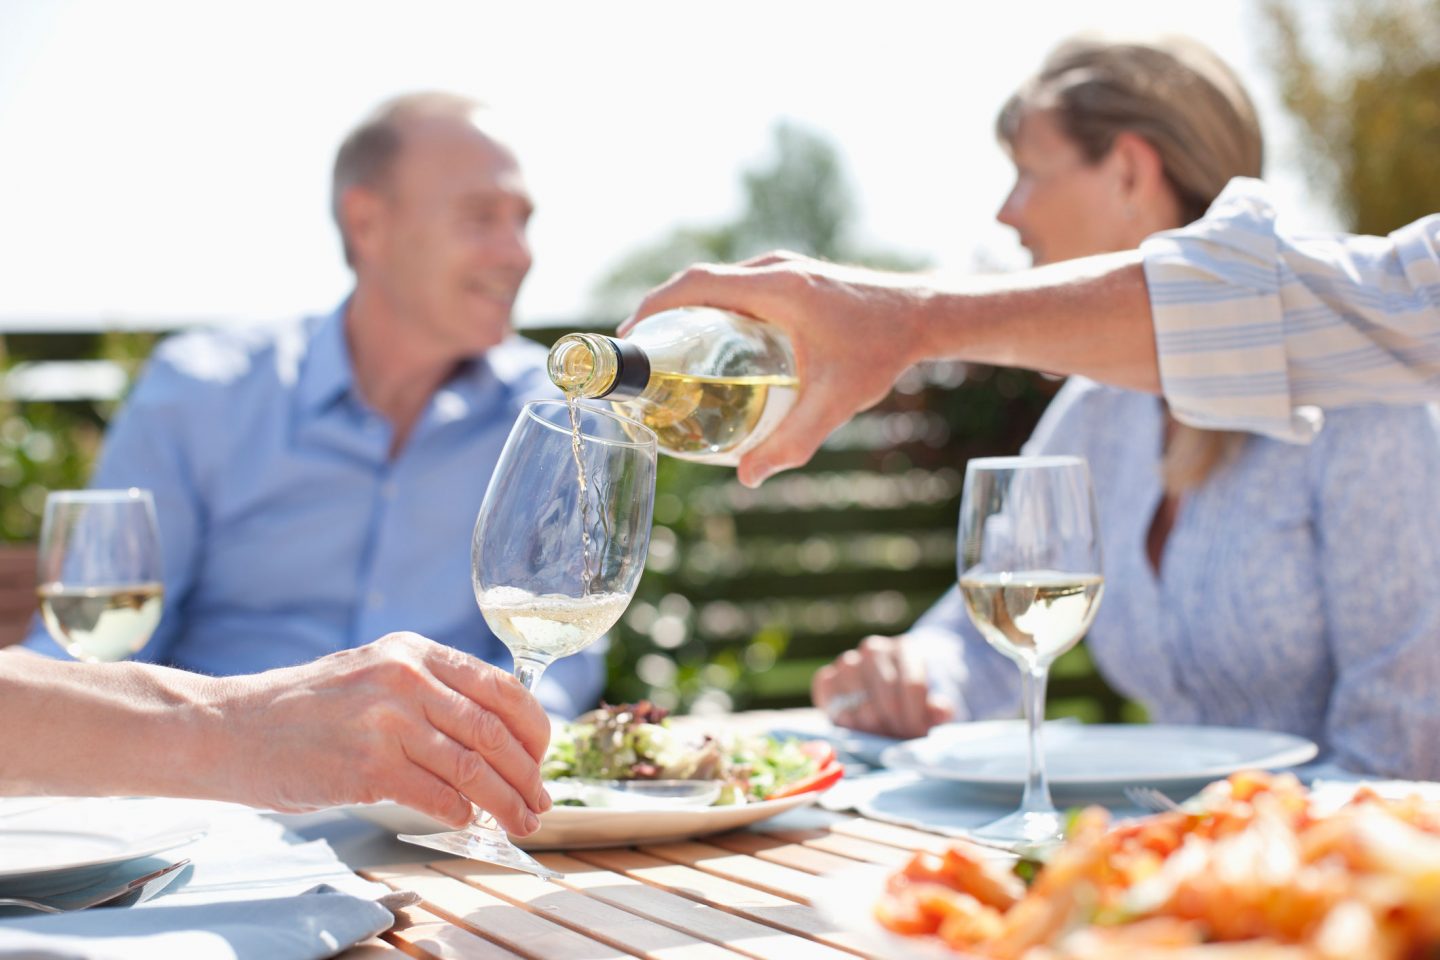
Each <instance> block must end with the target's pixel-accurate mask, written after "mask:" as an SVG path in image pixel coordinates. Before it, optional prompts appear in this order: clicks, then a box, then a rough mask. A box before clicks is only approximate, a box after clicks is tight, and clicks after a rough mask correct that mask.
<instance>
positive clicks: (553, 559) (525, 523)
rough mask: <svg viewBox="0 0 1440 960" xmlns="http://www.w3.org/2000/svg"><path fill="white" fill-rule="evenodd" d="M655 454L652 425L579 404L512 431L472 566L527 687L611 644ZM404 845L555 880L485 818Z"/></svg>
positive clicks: (484, 607)
mask: <svg viewBox="0 0 1440 960" xmlns="http://www.w3.org/2000/svg"><path fill="white" fill-rule="evenodd" d="M572 416H573V418H574V419H573V421H572V419H571V418H572ZM655 456H656V441H655V435H654V434H653V433H652V432H651V431H650V430H649V429H648V428H646V427H644V426H642V425H641V424H639V423H636V422H634V421H631V420H627V419H625V418H624V417H621V416H618V415H616V414H613V413H610V412H609V411H606V410H602V409H599V408H596V407H591V406H588V405H584V404H579V403H577V404H574V406H573V407H567V404H566V403H565V402H563V401H558V400H536V401H532V402H531V403H527V404H526V405H525V408H524V409H523V410H522V411H521V413H520V416H519V418H518V419H517V420H516V422H515V426H514V428H512V429H511V431H510V437H509V439H508V440H507V441H506V442H505V449H504V451H503V452H502V453H501V454H500V461H499V463H498V464H497V465H496V467H495V473H494V475H493V476H492V477H491V478H490V486H489V488H488V489H487V490H486V492H485V500H484V502H483V503H482V504H481V506H480V516H479V518H478V519H477V520H476V522H475V536H474V540H473V542H472V544H471V552H470V559H471V573H472V579H473V584H474V587H475V598H476V601H477V602H478V603H479V605H480V611H481V612H482V613H483V614H484V615H485V621H486V622H487V623H488V624H489V625H490V628H491V629H492V630H493V631H494V632H495V635H496V636H497V637H499V638H500V639H501V640H502V641H503V642H504V643H505V645H506V646H507V647H508V648H509V649H510V652H511V654H512V655H513V656H514V658H515V675H516V676H517V677H519V678H520V680H521V682H522V683H524V685H525V687H526V688H527V689H529V690H531V691H533V690H534V689H535V687H536V685H537V684H538V683H539V682H540V677H541V674H543V673H544V671H545V668H546V667H547V666H549V665H550V664H551V663H552V662H553V661H555V660H557V659H559V658H560V657H566V656H569V655H570V654H572V653H577V652H579V651H580V650H583V649H584V648H585V647H587V646H589V645H590V644H592V643H594V642H595V641H596V640H598V639H600V637H602V636H604V634H605V632H606V631H607V630H609V629H610V628H611V627H612V626H614V625H615V622H616V621H617V620H618V619H620V615H621V614H622V613H624V612H625V608H626V607H627V606H628V605H629V603H630V599H631V597H633V596H634V595H635V588H636V586H637V585H638V584H639V582H640V574H641V573H642V572H643V570H644V568H645V558H646V555H647V553H648V552H649V547H650V517H651V509H652V506H653V503H654V499H655ZM400 839H401V840H407V841H409V842H411V843H417V844H420V845H422V846H426V847H431V848H433V849H436V850H442V851H444V852H446V853H454V854H458V855H460V856H463V857H470V858H472V859H476V860H485V861H488V862H490V863H498V864H502V865H504V866H508V867H513V868H515V869H517V870H526V871H529V872H531V873H534V874H536V875H538V876H542V877H547V878H548V877H554V876H557V874H555V873H554V871H551V870H548V869H547V868H545V867H544V866H542V865H541V864H539V863H538V862H536V861H535V860H534V859H533V858H532V857H530V856H529V855H528V854H526V853H525V852H524V851H522V850H520V849H519V848H517V847H515V846H514V845H513V844H512V843H511V842H510V840H509V838H508V837H506V835H505V831H504V830H502V829H500V827H499V825H498V824H496V823H495V821H494V820H493V818H491V817H489V816H488V815H486V814H484V813H480V812H479V811H477V817H476V819H475V821H474V822H472V823H471V824H470V826H469V827H467V828H466V829H464V830H456V831H450V832H448V833H436V834H428V835H423V836H419V835H413V834H402V835H401V837H400Z"/></svg>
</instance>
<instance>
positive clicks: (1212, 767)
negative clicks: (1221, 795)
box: [882, 721, 1317, 794]
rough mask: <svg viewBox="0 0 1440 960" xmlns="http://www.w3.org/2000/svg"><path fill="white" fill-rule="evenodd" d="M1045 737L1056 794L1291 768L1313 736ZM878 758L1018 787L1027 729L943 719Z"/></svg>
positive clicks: (1082, 731) (1094, 733)
mask: <svg viewBox="0 0 1440 960" xmlns="http://www.w3.org/2000/svg"><path fill="white" fill-rule="evenodd" d="M1044 743H1045V767H1046V773H1047V774H1048V775H1049V778H1050V785H1051V788H1052V789H1053V790H1055V791H1056V793H1057V794H1061V793H1066V792H1069V793H1072V794H1080V793H1097V794H1104V793H1107V792H1115V791H1118V790H1119V789H1120V788H1122V787H1125V786H1131V785H1142V784H1143V785H1146V786H1154V787H1159V788H1161V789H1165V790H1187V789H1190V788H1196V789H1198V788H1199V787H1201V786H1203V785H1205V784H1206V783H1208V782H1210V781H1211V780H1216V779H1219V778H1221V777H1225V776H1228V775H1229V774H1231V773H1234V772H1235V771H1236V770H1246V769H1265V770H1276V769H1280V768H1283V767H1292V766H1295V765H1296V764H1300V763H1304V762H1305V761H1307V760H1310V759H1313V758H1314V756H1315V754H1316V752H1317V748H1316V746H1315V744H1314V743H1312V742H1310V741H1309V740H1306V739H1305V738H1304V737H1297V736H1294V735H1293V734H1288V733H1276V732H1273V731H1269V730H1250V729H1243V728H1239V727H1201V726H1179V725H1170V724H1073V725H1071V724H1046V727H1045V737H1044ZM882 759H883V761H884V763H885V765H886V766H887V767H892V768H894V769H897V770H912V771H914V772H916V773H919V774H921V775H923V776H926V777H934V778H938V779H945V780H954V781H957V782H960V783H965V784H969V785H971V786H972V787H977V788H982V789H985V790H989V791H992V792H993V791H999V790H1004V791H1018V790H1019V789H1020V788H1021V787H1023V786H1024V783H1025V770H1026V747H1025V734H1024V731H1023V729H1020V728H1017V727H1016V726H1015V725H1014V724H1013V723H1010V722H1008V721H995V722H989V721H983V722H979V723H955V724H946V725H945V726H942V727H936V728H935V729H934V730H932V731H930V734H929V735H928V736H925V737H922V738H920V739H918V740H907V741H906V742H905V743H902V744H899V745H898V746H894V747H891V748H890V749H888V750H886V751H885V753H884V754H883V756H882Z"/></svg>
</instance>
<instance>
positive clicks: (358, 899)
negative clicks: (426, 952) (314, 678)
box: [0, 798, 393, 960]
mask: <svg viewBox="0 0 1440 960" xmlns="http://www.w3.org/2000/svg"><path fill="white" fill-rule="evenodd" d="M47 818H49V821H51V822H53V823H55V824H57V825H64V826H68V827H75V826H76V825H77V824H84V828H85V829H86V830H88V831H93V832H105V831H114V832H115V834H116V835H118V836H126V837H130V836H137V835H138V836H143V835H144V834H145V832H146V831H147V830H150V831H151V832H154V831H156V830H158V829H159V827H160V826H163V825H165V824H168V823H174V822H176V821H178V820H197V819H198V820H200V821H202V822H204V823H205V824H206V825H207V832H206V834H205V836H204V837H202V838H200V839H198V840H195V841H193V842H191V843H187V844H185V845H184V846H181V847H176V848H174V849H171V850H167V851H165V852H163V853H160V854H157V855H156V856H157V857H159V858H168V859H169V860H170V861H172V862H173V861H174V860H178V859H181V858H183V857H189V858H190V860H191V861H192V866H191V868H189V872H188V873H187V874H186V875H185V876H184V877H183V878H182V879H181V880H180V881H178V882H177V883H175V884H174V885H173V886H171V887H170V888H169V889H167V890H166V891H164V892H163V893H161V894H160V895H159V896H157V897H155V898H154V899H153V900H151V901H149V902H148V903H144V904H141V905H139V906H136V907H129V908H115V909H96V910H87V911H80V912H76V913H67V914H61V915H55V916H45V917H30V916H27V917H23V918H18V919H5V920H0V957H10V956H26V957H29V956H37V957H52V956H54V957H69V956H84V957H137V958H138V957H142V956H143V957H146V958H147V960H148V958H154V957H157V956H167V957H168V956H195V957H211V956H217V957H225V958H229V957H237V958H242V957H256V958H258V960H288V958H292V957H293V958H297V960H298V958H310V957H323V956H331V955H333V954H335V953H338V952H340V951H341V950H344V949H346V948H347V947H349V946H351V945H352V944H354V943H356V942H358V941H360V940H363V939H366V938H367V937H370V936H373V935H374V934H375V933H377V932H379V931H381V930H384V929H386V928H387V927H389V926H390V923H391V922H392V919H393V918H392V916H391V914H390V912H389V910H387V909H386V908H385V907H384V906H381V905H380V904H378V903H375V902H374V901H375V900H377V899H378V898H380V897H382V896H384V895H386V894H388V893H390V890H389V888H388V887H386V886H384V885H383V884H377V883H371V882H370V881H367V880H364V879H361V878H360V877H358V876H356V875H355V874H354V873H353V872H351V870H350V869H349V868H348V867H346V866H345V864H343V863H342V862H341V861H340V860H339V858H338V857H336V856H335V852H334V851H333V850H332V849H331V848H330V845H329V844H328V843H326V842H325V841H323V840H316V841H311V842H299V841H298V840H297V838H294V837H293V836H292V835H290V834H288V833H287V832H286V830H285V828H284V827H283V826H282V825H281V824H279V823H277V822H275V821H274V820H271V819H269V818H268V817H265V816H262V815H261V813H260V812H259V811H256V810H253V809H251V808H249V807H244V806H240V805H237V804H229V803H212V802H207V801H194V800H165V799H144V798H126V799H115V800H103V799H102V800H66V801H63V802H60V803H57V804H54V805H52V806H50V807H47V808H43V809H39V810H27V811H26V812H23V813H19V814H17V815H15V816H13V817H10V818H5V819H0V847H3V837H4V832H5V830H6V829H7V827H12V826H13V827H19V826H24V827H28V828H31V829H35V828H38V827H43V826H44V824H45V823H46V822H47ZM146 859H147V862H153V860H154V859H155V858H146ZM316 887H321V889H322V890H324V891H325V892H321V893H316V892H313V891H314V890H315V888H316ZM12 889H13V887H12Z"/></svg>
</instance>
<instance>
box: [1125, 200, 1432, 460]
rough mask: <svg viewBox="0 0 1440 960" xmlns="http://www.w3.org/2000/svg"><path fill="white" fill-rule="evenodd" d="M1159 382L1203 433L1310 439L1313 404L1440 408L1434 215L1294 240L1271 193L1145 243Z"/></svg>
mask: <svg viewBox="0 0 1440 960" xmlns="http://www.w3.org/2000/svg"><path fill="white" fill-rule="evenodd" d="M1141 252H1142V255H1143V257H1144V260H1145V278H1146V283H1147V284H1148V286H1149V290H1150V302H1151V308H1152V312H1153V314H1154V318H1155V340H1156V347H1157V349H1158V352H1159V360H1160V379H1161V384H1162V386H1163V388H1164V391H1165V396H1166V399H1167V400H1168V401H1169V402H1170V406H1171V409H1172V410H1174V412H1175V414H1176V416H1177V417H1179V418H1180V419H1181V420H1183V421H1185V422H1187V423H1190V424H1193V425H1195V426H1200V427H1212V428H1217V429H1236V430H1249V431H1253V432H1256V433H1265V434H1268V435H1270V436H1274V437H1278V438H1280V439H1284V440H1291V441H1296V442H1306V441H1308V440H1309V439H1310V438H1312V437H1313V436H1314V435H1315V433H1316V431H1318V430H1319V428H1320V425H1321V423H1322V422H1323V419H1322V417H1321V415H1320V412H1319V408H1323V407H1342V406H1352V405H1355V404H1363V403H1375V402H1385V403H1400V404H1410V403H1423V402H1427V401H1430V400H1436V399H1440V214H1437V215H1432V216H1430V217H1427V218H1425V219H1423V220H1419V221H1417V222H1415V223H1413V224H1410V225H1409V226H1407V227H1403V228H1402V229H1400V230H1397V231H1395V232H1394V233H1392V234H1390V235H1389V236H1388V237H1359V236H1342V235H1331V236H1315V237H1288V236H1286V235H1284V234H1282V233H1280V232H1279V231H1277V230H1276V227H1275V212H1274V209H1273V207H1272V206H1271V204H1270V203H1269V201H1268V199H1267V197H1266V191H1265V187H1264V184H1262V183H1260V182H1259V181H1257V180H1249V179H1245V178H1237V179H1236V180H1232V181H1231V182H1230V185H1229V186H1228V187H1227V188H1226V189H1225V192H1224V193H1222V194H1221V195H1220V197H1219V198H1218V199H1217V200H1216V201H1215V203H1214V205H1212V206H1211V208H1210V211H1209V212H1208V213H1207V214H1206V216H1205V217H1204V218H1203V219H1201V220H1198V221H1196V222H1195V223H1193V224H1191V225H1190V226H1188V227H1185V228H1182V229H1180V230H1171V231H1167V232H1165V233H1159V234H1156V235H1155V236H1153V237H1151V238H1149V239H1148V240H1146V241H1145V242H1144V243H1143V244H1142V245H1141Z"/></svg>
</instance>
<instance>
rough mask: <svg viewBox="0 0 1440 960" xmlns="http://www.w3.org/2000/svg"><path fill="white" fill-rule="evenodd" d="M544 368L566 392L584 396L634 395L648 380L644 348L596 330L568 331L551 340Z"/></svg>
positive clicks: (583, 397)
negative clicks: (583, 331) (595, 331)
mask: <svg viewBox="0 0 1440 960" xmlns="http://www.w3.org/2000/svg"><path fill="white" fill-rule="evenodd" d="M546 370H547V372H548V373H549V374H550V379H551V380H552V381H553V382H554V383H555V385H556V386H557V387H559V388H560V389H561V390H562V391H564V393H565V394H566V395H567V396H573V397H579V398H582V399H587V400H598V399H600V398H601V397H611V398H613V399H616V400H624V399H629V398H632V397H638V396H639V395H640V394H641V393H643V392H644V391H645V387H646V386H647V385H648V384H649V382H650V358H649V357H647V356H646V355H645V351H644V350H641V349H640V348H639V347H637V346H635V345H634V344H633V343H630V342H629V341H626V340H617V339H616V338H614V337H605V336H601V335H600V334H596V333H570V334H566V335H565V336H563V337H561V338H560V339H559V340H557V341H555V346H553V347H551V348H550V357H549V360H548V361H547V363H546Z"/></svg>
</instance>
